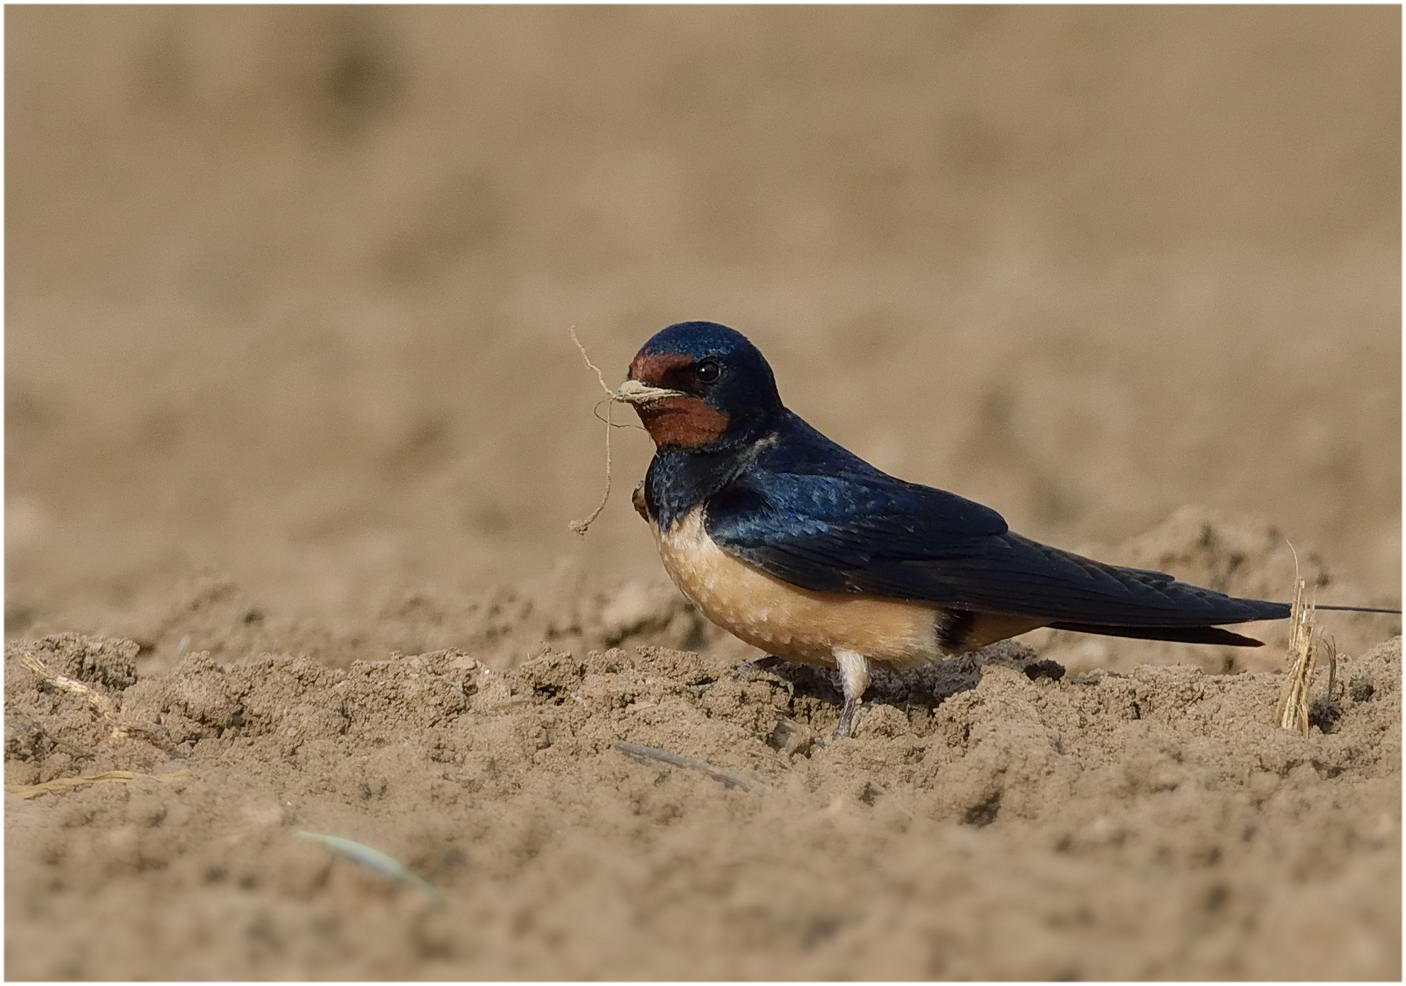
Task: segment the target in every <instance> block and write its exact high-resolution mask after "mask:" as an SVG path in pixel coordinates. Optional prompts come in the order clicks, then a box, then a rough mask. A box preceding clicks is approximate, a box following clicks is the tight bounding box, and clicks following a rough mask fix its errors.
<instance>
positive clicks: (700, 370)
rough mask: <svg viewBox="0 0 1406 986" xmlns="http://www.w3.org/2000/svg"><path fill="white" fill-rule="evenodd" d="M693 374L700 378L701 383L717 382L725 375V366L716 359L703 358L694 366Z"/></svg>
mask: <svg viewBox="0 0 1406 986" xmlns="http://www.w3.org/2000/svg"><path fill="white" fill-rule="evenodd" d="M693 375H694V376H695V377H697V378H698V382H699V383H717V382H718V378H719V377H720V376H722V375H723V367H722V364H721V363H719V362H718V361H717V360H715V359H705V360H701V361H700V362H699V364H698V365H697V366H695V367H694V368H693Z"/></svg>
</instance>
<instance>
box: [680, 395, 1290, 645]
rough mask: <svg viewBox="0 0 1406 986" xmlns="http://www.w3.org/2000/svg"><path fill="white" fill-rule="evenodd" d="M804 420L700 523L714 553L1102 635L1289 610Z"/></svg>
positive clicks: (839, 584) (867, 590) (796, 574)
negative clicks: (1051, 530)
mask: <svg viewBox="0 0 1406 986" xmlns="http://www.w3.org/2000/svg"><path fill="white" fill-rule="evenodd" d="M796 420H797V421H799V419H796ZM800 424H801V425H802V427H804V428H805V432H804V433H802V434H801V435H799V436H794V437H788V438H787V439H786V440H785V441H784V442H781V443H778V446H777V453H776V454H775V455H771V456H764V457H762V458H760V459H759V460H758V461H757V462H756V463H755V464H754V466H753V467H752V468H750V469H747V470H745V471H744V472H743V473H742V474H741V475H739V476H738V477H737V478H735V479H734V480H733V481H732V482H731V483H730V484H728V485H727V486H726V487H724V488H723V489H722V490H721V491H720V492H719V493H717V494H715V495H714V496H713V497H712V498H711V499H710V500H709V501H708V504H707V512H706V515H705V526H706V529H707V531H708V534H709V535H710V536H711V537H712V539H713V540H714V541H715V542H716V543H717V544H718V546H719V547H721V548H722V549H723V550H724V551H726V552H728V553H729V554H731V555H733V556H734V557H737V558H740V559H742V560H743V561H746V562H748V563H749V564H752V565H754V566H756V567H757V568H760V569H761V570H763V571H765V572H767V573H768V574H770V575H772V576H774V577H776V578H779V579H782V580H783V581H785V582H789V583H791V584H792V585H797V586H800V587H802V588H805V589H811V590H814V591H818V592H853V593H864V594H870V595H877V596H884V597H888V598H895V599H909V600H921V601H925V602H931V603H934V604H937V605H941V606H949V607H952V608H957V609H967V610H974V611H979V612H990V613H1003V614H1011V615H1020V616H1030V617H1035V618H1038V619H1040V620H1041V621H1043V622H1045V623H1048V624H1051V625H1057V626H1064V627H1066V628H1068V629H1081V630H1088V631H1093V632H1112V630H1111V628H1124V629H1128V628H1139V627H1150V628H1178V627H1181V628H1185V627H1205V626H1209V625H1212V624H1216V623H1238V622H1244V621H1248V620H1258V619H1272V618H1279V617H1283V616H1286V615H1287V614H1288V607H1287V606H1285V605H1283V604H1281V603H1266V602H1261V601H1259V600H1249V599H1236V598H1234V597H1231V596H1227V595H1225V594H1223V593H1220V592H1216V591H1214V590H1211V589H1205V588H1201V587H1199V586H1194V585H1190V584H1188V583H1185V582H1178V581H1177V580H1176V579H1174V578H1173V577H1172V576H1170V575H1167V574H1166V573H1164V572H1154V571H1148V570H1145V569H1137V568H1126V567H1122V566H1117V565H1108V564H1104V563H1102V562H1098V561H1094V560H1092V559H1089V558H1084V557H1081V556H1079V555H1075V554H1072V553H1070V552H1066V551H1061V550H1059V549H1057V548H1052V547H1049V546H1047V545H1043V544H1040V543H1038V542H1035V541H1031V540H1030V539H1028V538H1024V537H1021V536H1020V535H1018V534H1014V533H1012V532H1011V531H1010V530H1009V529H1008V527H1007V525H1006V522H1005V520H1004V519H1003V518H1002V517H1001V515H1000V514H998V513H996V511H994V510H992V509H990V508H989V507H984V506H982V505H981V504H979V503H974V502H973V501H971V500H967V499H964V498H962V497H960V496H957V495H956V494H953V493H948V492H945V491H943V490H937V489H932V488H930V487H926V486H919V485H917V484H914V483H907V482H904V481H902V480H898V479H895V478H893V477H891V476H888V475H886V474H885V473H882V472H880V471H879V470H877V469H875V468H873V467H872V466H869V465H868V464H867V463H864V462H863V461H862V460H859V459H857V458H855V457H854V456H853V455H851V454H850V453H848V452H846V451H844V450H843V449H841V448H840V447H839V446H836V445H833V443H830V442H829V440H828V439H825V438H824V437H823V436H821V435H820V434H819V433H818V432H814V431H813V430H812V429H810V428H809V426H806V425H804V424H803V423H800ZM796 438H799V439H800V440H799V441H797V440H795V439H796ZM819 443H824V444H823V445H821V444H819ZM1099 628H1104V629H1103V630H1102V631H1100V630H1099Z"/></svg>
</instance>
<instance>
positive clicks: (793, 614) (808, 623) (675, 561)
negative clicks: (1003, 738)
mask: <svg viewBox="0 0 1406 986" xmlns="http://www.w3.org/2000/svg"><path fill="white" fill-rule="evenodd" d="M651 526H654V525H651ZM654 533H655V537H656V539H657V540H658V542H659V554H660V557H661V558H662V559H663V561H664V569H665V571H667V572H668V573H669V577H670V578H671V579H673V580H674V584H675V585H676V586H678V587H679V589H680V591H682V592H683V594H684V595H686V596H688V598H689V599H691V600H693V602H694V604H695V605H696V606H697V607H698V608H699V609H700V610H702V612H703V615H705V616H706V617H708V619H710V620H712V621H713V622H714V623H716V624H717V625H718V626H720V627H722V628H723V629H724V630H727V631H728V632H729V633H732V634H734V635H735V636H737V637H740V638H742V639H743V640H745V641H746V642H747V643H749V644H751V645H752V646H754V647H759V648H761V649H762V650H764V651H766V652H767V653H769V654H775V655H777V656H778V657H785V658H789V659H791V660H798V661H809V662H811V663H819V664H827V665H834V664H835V657H834V653H835V651H836V650H847V651H854V652H857V653H859V654H862V655H864V656H865V657H867V658H869V659H871V660H875V661H880V662H882V663H885V664H892V665H898V666H905V665H911V664H916V663H918V662H921V661H929V660H932V659H934V658H937V657H940V656H942V652H941V650H940V648H939V647H938V637H937V626H938V621H939V620H941V619H942V617H943V611H942V610H941V609H939V608H938V607H936V606H933V605H930V604H927V603H916V602H904V601H902V600H893V599H877V598H873V597H868V596H860V595H850V594H847V593H837V592H812V591H810V590H808V589H801V588H799V587H797V586H793V585H790V584H789V583H786V582H783V581H781V580H780V579H777V578H773V577H772V576H770V575H767V574H766V573H765V572H762V571H760V570H758V569H756V568H753V567H752V566H751V565H748V564H747V563H746V562H743V561H739V560H738V559H736V558H733V557H732V556H731V555H729V554H727V553H726V552H724V551H723V550H722V549H721V548H719V547H718V546H717V544H715V543H714V542H713V539H712V538H710V537H709V536H708V534H707V532H706V531H705V530H704V529H703V511H702V510H701V509H698V510H694V511H693V512H692V513H691V514H689V515H688V516H687V517H685V518H684V519H683V520H681V521H679V523H677V524H676V525H674V527H673V529H671V530H669V531H664V532H660V531H659V530H658V529H657V527H656V528H655V531H654Z"/></svg>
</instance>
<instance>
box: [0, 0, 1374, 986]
mask: <svg viewBox="0 0 1406 986" xmlns="http://www.w3.org/2000/svg"><path fill="white" fill-rule="evenodd" d="M5 17H6V138H7V140H6V178H7V183H6V240H7V243H6V245H7V250H6V277H7V282H8V285H7V286H8V290H7V293H6V298H5V306H6V333H5V355H6V368H5V441H6V450H5V465H6V471H5V475H6V485H5V500H6V509H5V539H6V540H5V563H6V574H5V629H6V640H7V646H6V667H5V712H6V717H5V731H6V733H5V735H6V761H5V763H6V768H5V779H6V785H7V794H6V840H5V848H6V854H5V874H6V891H7V892H6V904H7V906H6V913H5V922H6V946H5V959H6V973H7V975H9V976H10V977H12V978H78V979H100V978H130V977H140V978H236V979H238V978H359V977H395V978H434V977H437V978H485V977H490V978H514V977H532V978H566V977H570V978H595V977H603V978H734V977H748V978H786V979H792V978H873V977H885V978H1057V977H1067V978H1293V979H1299V978H1333V979H1354V978H1377V979H1395V978H1399V976H1400V974H1401V936H1400V926H1401V905H1400V901H1401V897H1400V890H1401V851H1400V850H1401V787H1400V784H1401V687H1400V686H1401V667H1400V644H1399V639H1398V638H1396V636H1395V635H1396V634H1398V633H1399V632H1400V623H1399V621H1398V620H1395V619H1391V618H1387V617H1374V616H1360V615H1359V616H1348V615H1331V614H1324V616H1323V620H1322V623H1323V627H1324V629H1325V631H1326V632H1327V633H1328V634H1330V635H1331V637H1332V638H1333V640H1334V642H1335V644H1336V647H1337V651H1338V654H1339V658H1338V668H1337V687H1336V689H1335V690H1334V692H1333V694H1332V695H1331V696H1330V695H1329V694H1328V682H1327V675H1326V673H1324V674H1321V675H1320V676H1319V678H1318V680H1317V682H1316V683H1315V686H1314V694H1315V695H1316V696H1318V697H1319V698H1320V699H1321V701H1319V702H1318V703H1317V704H1316V706H1315V711H1314V716H1313V727H1312V729H1311V731H1310V734H1309V735H1308V736H1307V737H1300V736H1298V735H1296V734H1291V733H1288V732H1285V731H1282V730H1279V729H1277V728H1275V727H1274V726H1273V725H1272V724H1271V721H1272V719H1273V715H1274V708H1275V704H1276V700H1277V697H1278V694H1279V690H1280V686H1281V682H1282V674H1281V671H1282V662H1283V643H1284V631H1283V628H1282V627H1280V626H1275V625H1259V626H1256V627H1255V628H1254V632H1256V633H1259V634H1260V635H1262V636H1263V637H1264V639H1265V640H1266V642H1267V644H1268V646H1266V647H1264V648H1262V649H1259V650H1252V651H1246V650H1231V649H1227V648H1218V647H1199V648H1198V647H1189V646H1183V645H1172V644H1158V643H1145V642H1137V641H1124V640H1115V639H1106V638H1095V637H1081V636H1078V635H1073V634H1063V633H1056V632H1053V631H1039V632H1037V633H1033V634H1029V635H1026V636H1025V637H1022V638H1021V639H1020V640H1019V641H1018V642H1015V643H1008V644H1003V645H997V646H996V647H995V648H993V649H991V650H989V651H988V652H985V653H983V654H981V655H977V656H971V657H966V658H960V659H956V660H953V661H950V662H947V663H945V664H943V665H940V666H937V667H934V668H930V669H926V670H924V671H922V672H921V673H919V674H915V675H911V676H906V677H892V676H881V677H880V678H879V679H878V681H877V683H876V686H875V691H874V697H873V701H872V702H870V703H867V704H866V714H865V716H864V717H863V719H862V720H861V723H860V727H859V731H858V735H857V737H855V738H854V739H852V740H848V741H843V742H837V743H823V742H820V741H821V740H822V739H823V738H824V737H827V736H828V734H829V729H830V728H831V727H832V726H833V724H834V721H835V715H836V711H837V706H836V698H837V694H836V690H835V683H834V682H833V681H831V680H830V679H829V678H828V677H827V676H825V675H823V674H820V673H817V672H813V671H808V670H805V669H797V668H783V669H780V670H779V671H776V672H758V673H755V674H753V675H750V676H744V677H738V676H736V675H734V673H733V668H734V667H735V666H736V665H737V663H738V662H740V661H744V660H746V659H748V658H749V657H753V656H756V655H755V654H754V653H753V652H750V651H749V650H748V649H747V648H746V647H744V646H743V645H741V644H740V643H738V642H736V641H733V640H730V639H729V638H726V637H725V636H724V635H723V634H721V633H720V632H719V631H717V630H715V629H713V628H711V627H709V626H708V625H706V624H705V623H704V622H703V621H702V620H701V619H700V618H699V617H698V615H697V614H696V613H695V612H693V610H692V609H691V608H690V607H689V606H688V605H687V604H686V603H685V602H684V601H683V600H682V599H681V598H680V597H679V596H678V595H677V593H676V592H675V591H674V590H673V589H672V587H671V586H670V585H669V584H668V582H667V580H666V578H665V576H664V575H663V573H662V572H661V570H660V568H659V565H658V561H657V558H655V557H654V554H653V548H652V544H651V542H650V539H649V537H648V536H647V533H646V531H645V530H644V528H643V526H642V525H641V523H640V522H639V520H638V518H637V517H636V516H635V514H634V512H633V511H632V510H631V508H630V505H629V498H628V496H627V495H626V494H628V491H629V487H630V486H631V485H633V483H634V482H635V481H636V480H637V479H638V477H639V476H640V475H641V474H642V472H643V470H644V467H645V464H646V463H647V461H648V455H649V449H648V447H647V440H646V439H645V437H644V436H643V435H641V434H639V433H638V432H634V431H623V430H622V431H618V432H616V433H615V436H614V450H615V486H616V493H615V495H614V497H613V498H612V500H611V502H610V504H609V506H608V508H607V510H606V511H605V513H604V514H603V515H602V517H601V519H600V521H599V522H598V523H597V524H596V525H595V527H594V528H593V529H592V530H591V532H590V535H589V536H588V537H587V538H585V539H581V538H578V537H576V536H575V535H574V534H572V533H570V532H569V531H568V529H567V522H568V521H569V520H571V519H573V518H578V517H581V516H582V515H584V514H585V513H587V512H588V511H589V510H590V508H591V506H592V505H593V504H594V502H595V500H596V498H597V497H598V495H599V493H600V488H601V482H602V478H603V461H602V447H601V446H602V441H603V438H602V426H601V425H600V424H599V423H598V422H597V421H595V420H594V419H593V418H592V417H591V414H590V409H591V405H592V404H593V403H594V402H595V401H596V400H597V399H598V398H599V389H598V387H597V385H596V382H595V379H594V376H593V375H592V374H591V373H589V371H587V370H586V369H585V368H584V367H583V366H582V365H581V363H580V361H579V358H578V356H577V354H576V352H575V351H574V349H573V348H572V346H571V344H570V341H569V339H568V336H567V330H568V328H569V327H570V326H573V325H574V326H575V327H576V329H577V331H578V332H579V333H580V335H581V337H582V338H583V340H584V341H585V342H586V344H587V345H588V346H589V347H590V349H591V351H592V354H593V356H594V357H595V359H596V360H597V361H598V362H599V363H601V364H602V365H603V366H604V367H605V369H606V371H607V376H608V379H609V380H610V382H612V383H613V382H615V379H616V375H617V374H621V373H623V368H624V367H625V365H626V364H627V362H628V360H629V358H630V356H631V355H633V353H634V350H635V349H636V348H637V347H638V345H639V344H640V343H641V342H642V341H643V340H644V339H645V338H647V337H648V336H649V335H650V334H651V333H652V332H653V331H655V330H656V329H657V328H659V327H661V326H662V325H664V324H666V323H668V322H672V321H677V320H679V319H683V318H714V319H718V320H721V321H724V322H727V323H729V324H732V325H735V326H736V327H738V328H740V329H742V330H743V331H744V332H747V333H748V334H749V335H750V336H751V337H752V338H753V339H754V341H756V342H757V343H758V344H759V345H760V346H761V348H762V349H763V351H765V352H766V353H767V354H768V356H769V357H770V358H771V360H772V362H773V365H774V367H775V369H776V372H777V375H778V380H779V382H780V386H781V390H782V395H783V397H784V398H785V399H786V400H787V403H788V404H789V405H790V406H791V407H793V408H794V409H795V410H797V411H798V412H800V413H801V414H802V415H803V416H805V417H806V418H807V419H809V420H810V421H811V422H812V423H814V424H815V425H816V426H817V427H819V428H820V429H821V430H823V431H825V432H826V433H827V434H830V435H831V436H832V437H834V438H836V439H838V440H841V441H843V442H844V443H845V444H846V445H848V446H849V447H850V448H853V449H855V450H856V451H858V452H859V453H861V454H863V455H864V456H866V457H867V458H869V459H870V460H871V461H873V462H875V463H876V464H878V465H880V466H882V467H884V468H886V469H889V470H890V471H893V472H896V473H898V474H899V475H902V476H904V477H905V478H908V479H913V480H916V481H921V482H927V483H931V484H934V485H939V486H942V487H944V488H948V489H952V490H955V491H957V492H959V493H962V494H964V495H966V496H970V497H972V498H975V499H978V500H981V501H983V502H986V503H989V504H991V505H993V506H995V507H997V508H998V509H999V510H1001V512H1002V513H1003V514H1005V516H1006V517H1007V519H1008V520H1009V521H1010V522H1011V525H1012V526H1013V527H1014V528H1015V529H1017V530H1019V531H1021V532H1022V533H1025V534H1028V535H1030V536H1033V537H1036V538H1039V539H1040V540H1044V541H1049V542H1053V543H1056V544H1059V545H1062V546H1066V547H1070V548H1073V549H1076V550H1080V551H1084V552H1085V553H1091V554H1095V555H1097V556H1100V557H1106V558H1108V559H1109V560H1112V561H1119V562H1124V563H1128V564H1135V565H1140V566H1143V567H1156V568H1162V569H1166V570H1170V571H1174V572H1176V573H1178V574H1179V575H1181V576H1183V577H1185V578H1189V579H1191V580H1193V581H1200V582H1202V583H1204V584H1210V585H1214V586H1216V587H1217V588H1221V589H1225V590H1227V591H1231V592H1235V593H1239V594H1245V595H1257V596H1261V597H1266V598H1286V597H1287V596H1288V594H1289V593H1290V592H1291V590H1292V579H1293V572H1294V561H1293V558H1292V556H1291V554H1290V551H1289V548H1288V547H1287V543H1289V542H1291V543H1292V544H1293V546H1294V548H1295V549H1296V550H1297V552H1298V557H1299V563H1300V566H1301V568H1302V571H1303V572H1304V574H1305V576H1306V577H1307V578H1308V579H1309V580H1310V582H1311V584H1312V585H1313V586H1314V587H1315V590H1316V593H1317V597H1318V600H1319V601H1320V602H1322V603H1369V604H1378V605H1399V600H1400V574H1401V524H1400V507H1401V502H1400V477H1401V459H1400V449H1401V380H1400V359H1401V348H1400V347H1401V335H1400V319H1401V312H1400V297H1401V293H1400V291H1401V281H1400V270H1401V254H1400V246H1399V244H1400V236H1401V227H1400V214H1401V202H1400V170H1399V161H1400V151H1401V144H1400V132H1399V121H1400V87H1399V77H1400V69H1401V60H1400V49H1399V38H1400V22H1399V17H1400V13H1399V11H1398V10H1396V9H1394V8H1385V7H1378V8H1351V9H1350V8H1341V7H1339V8H1311V7H1310V8H1266V7H1259V8H1235V9H1216V8H1156V9H1153V8H1141V9H1132V8H1116V7H1113V8H1110V7H1093V8H1077V9H1076V8H1068V9H1060V8H1038V9H1035V8H980V7H968V8H887V9H885V8H826V9H823V10H822V9H801V8H768V9H760V8H758V9H736V8H730V9H704V8H687V9H666V8H628V9H627V8H612V7H596V8H578V9H567V8H553V9H547V8H523V7H517V8H420V9H405V8H402V9H391V8H355V9H353V8H335V7H331V8H306V9H298V8H272V7H265V8H179V7H167V8H126V9H118V8H78V7H67V8H58V7H50V8H41V7H23V8H7V9H6V11H5ZM60 676H62V677H60ZM75 682H76V683H77V684H74V683H75ZM80 686H81V687H80ZM85 689H86V690H85ZM618 743H636V744H644V745H646V746H649V747H655V748H659V749H662V750H665V751H668V752H670V753H673V754H677V755H680V756H684V757H690V758H694V759H695V760H698V761H702V762H704V763H706V764H708V765H711V768H712V770H713V771H714V772H713V773H710V772H708V771H706V770H702V769H698V768H696V767H688V766H685V767H679V766H670V765H667V764H665V763H662V762H659V761H657V760H652V759H641V758H640V757H639V756H638V755H630V754H627V753H626V752H625V751H624V750H622V749H621V748H620V747H619V746H618V745H617V744H618ZM114 771H116V772H124V771H125V772H128V773H125V774H124V773H117V774H111V773H109V774H104V772H114ZM718 772H722V773H721V774H719V773H718ZM95 775H104V776H103V777H102V778H101V779H93V780H91V783H86V784H81V785H74V786H65V785H64V781H65V780H70V779H74V778H81V777H87V778H90V779H92V778H94V777H95ZM54 782H58V783H57V784H55V783H54ZM41 788H42V789H41ZM299 832H314V833H323V834H327V835H334V836H340V837H343V838H347V839H352V840H356V841H357V842H360V843H363V844H365V845H368V846H372V847H375V848H377V849H380V850H383V851H384V852H386V853H388V854H390V855H391V856H392V857H394V858H395V859H397V860H399V861H400V862H401V863H403V864H404V865H405V866H407V867H409V868H410V870H412V871H413V872H414V873H416V874H418V875H419V876H420V877H422V878H423V879H424V880H426V881H428V883H429V884H430V885H431V886H432V888H433V890H432V891H428V890H425V889H423V888H421V887H419V886H417V885H414V884H406V883H402V882H398V881H397V880H395V879H393V878H391V877H389V876H387V875H386V874H385V873H384V872H381V871H378V870H375V869H374V868H372V867H369V866H367V865H359V864H358V863H357V862H355V861H352V860H350V859H347V858H344V857H341V856H337V855H335V854H333V853H332V852H329V850H328V848H327V847H326V846H325V845H322V844H319V843H317V842H315V841H310V840H308V839H307V838H300V837H299V836H298V834H297V833H299Z"/></svg>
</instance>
